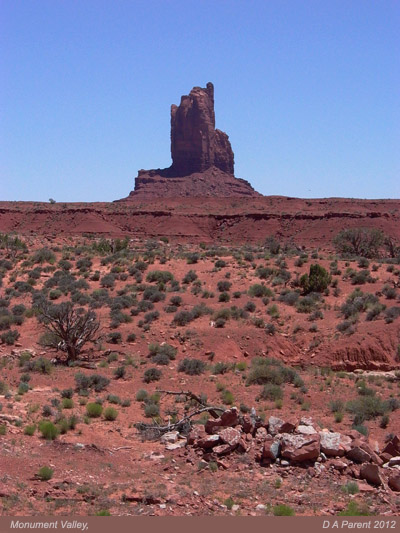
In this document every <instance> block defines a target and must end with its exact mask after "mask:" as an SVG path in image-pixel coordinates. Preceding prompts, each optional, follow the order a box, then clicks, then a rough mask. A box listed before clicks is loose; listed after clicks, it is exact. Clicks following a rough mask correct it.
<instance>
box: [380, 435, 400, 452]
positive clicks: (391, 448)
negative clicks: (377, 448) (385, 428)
mask: <svg viewBox="0 0 400 533" xmlns="http://www.w3.org/2000/svg"><path fill="white" fill-rule="evenodd" d="M382 453H385V454H389V455H391V456H392V457H395V456H397V455H400V439H399V437H398V436H397V435H395V436H394V437H393V438H392V439H390V441H389V442H388V443H387V444H386V446H385V447H384V448H383V450H382Z"/></svg>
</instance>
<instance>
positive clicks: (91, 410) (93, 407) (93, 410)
mask: <svg viewBox="0 0 400 533" xmlns="http://www.w3.org/2000/svg"><path fill="white" fill-rule="evenodd" d="M102 412H103V407H102V406H101V405H100V404H99V403H95V402H92V403H87V404H86V414H87V415H88V416H89V417H90V418H99V417H100V416H101V413H102Z"/></svg>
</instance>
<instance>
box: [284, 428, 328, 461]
mask: <svg viewBox="0 0 400 533" xmlns="http://www.w3.org/2000/svg"><path fill="white" fill-rule="evenodd" d="M281 445H282V451H281V455H282V457H283V458H285V459H289V461H292V462H303V461H310V460H312V459H317V457H318V456H319V453H320V438H319V435H318V433H314V434H312V435H292V434H289V433H284V434H283V435H282V439H281Z"/></svg>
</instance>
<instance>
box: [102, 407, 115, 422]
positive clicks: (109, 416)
mask: <svg viewBox="0 0 400 533" xmlns="http://www.w3.org/2000/svg"><path fill="white" fill-rule="evenodd" d="M103 416H104V418H105V419H106V420H108V421H113V420H115V419H116V418H117V416H118V411H117V410H116V409H114V407H106V408H105V409H104V413H103Z"/></svg>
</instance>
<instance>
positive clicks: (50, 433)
mask: <svg viewBox="0 0 400 533" xmlns="http://www.w3.org/2000/svg"><path fill="white" fill-rule="evenodd" d="M39 431H40V432H41V434H42V436H43V438H45V439H46V440H54V439H55V438H57V436H58V434H59V430H58V428H57V426H55V425H54V424H53V422H50V421H49V420H42V421H41V422H39Z"/></svg>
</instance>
